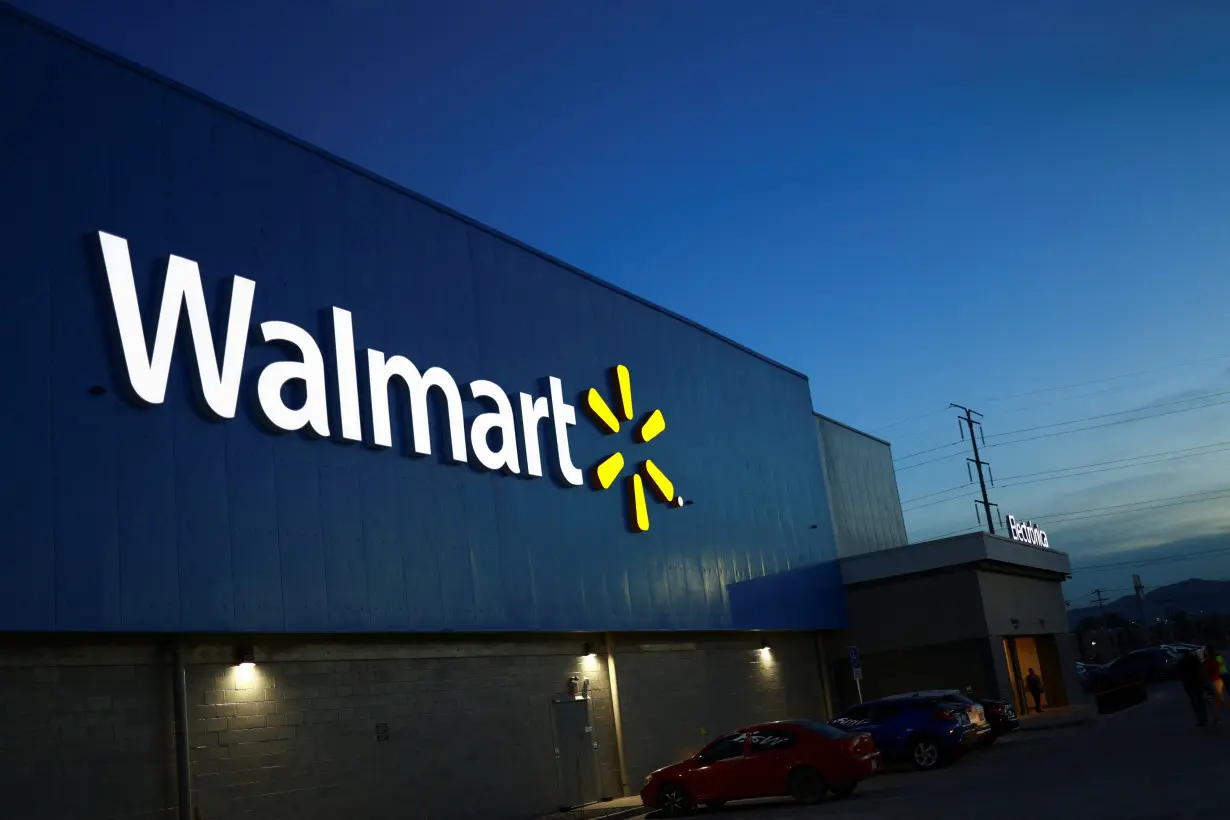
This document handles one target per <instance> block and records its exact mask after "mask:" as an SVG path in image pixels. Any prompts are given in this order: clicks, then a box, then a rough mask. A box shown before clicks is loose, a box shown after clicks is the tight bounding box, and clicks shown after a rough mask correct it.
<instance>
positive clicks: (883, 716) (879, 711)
mask: <svg viewBox="0 0 1230 820" xmlns="http://www.w3.org/2000/svg"><path fill="white" fill-rule="evenodd" d="M897 712H898V709H897V707H896V706H893V705H891V704H888V703H881V704H879V705H878V706H876V707H875V708H874V709H872V710H871V714H869V715H868V716H867V719H868V720H870V721H871V722H872V723H883V722H884V721H886V720H892V719H893V718H894V717H896V715H897Z"/></svg>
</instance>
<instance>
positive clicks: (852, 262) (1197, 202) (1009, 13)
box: [14, 0, 1230, 605]
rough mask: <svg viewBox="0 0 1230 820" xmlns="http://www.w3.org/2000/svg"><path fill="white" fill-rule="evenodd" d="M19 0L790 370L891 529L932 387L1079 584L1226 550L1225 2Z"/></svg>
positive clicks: (917, 502)
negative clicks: (892, 478) (864, 469)
mask: <svg viewBox="0 0 1230 820" xmlns="http://www.w3.org/2000/svg"><path fill="white" fill-rule="evenodd" d="M14 5H16V6H18V7H19V8H22V9H25V10H27V11H29V12H31V13H34V14H36V15H38V16H40V17H42V18H44V19H46V20H49V21H50V22H52V23H54V24H56V25H59V26H61V27H63V28H66V29H68V30H69V31H71V32H73V33H75V34H78V35H80V36H82V37H85V38H86V39H89V40H92V41H94V42H96V43H98V44H100V45H102V46H104V47H106V48H109V49H111V50H113V51H116V52H118V53H119V54H121V55H123V56H125V57H128V58H129V59H132V60H134V61H136V62H138V63H141V64H143V65H146V66H148V67H150V68H152V69H154V70H156V71H158V72H160V73H162V74H165V75H168V76H170V77H172V78H173V79H176V80H179V81H181V82H183V83H185V84H187V85H190V86H193V87H195V88H197V89H199V90H201V91H203V92H205V93H206V94H209V95H210V96H213V97H216V98H217V99H219V100H221V101H223V102H225V103H227V104H229V105H232V106H234V107H236V108H238V109H240V110H242V111H244V112H246V113H249V114H251V115H253V116H255V117H257V118H259V119H262V120H265V121H267V122H269V123H271V124H273V125H275V126H278V127H280V128H282V129H284V130H286V131H289V132H290V133H292V134H294V135H296V136H298V137H300V138H302V139H305V140H307V141H308V142H311V143H315V144H317V145H320V146H322V147H323V148H325V149H327V150H329V151H332V152H334V153H336V154H339V155H340V156H342V157H344V158H346V159H348V160H351V161H353V162H355V163H357V164H359V165H362V166H365V167H367V168H370V169H372V170H373V171H376V172H377V173H379V174H382V175H384V176H386V177H389V178H391V179H393V180H395V181H396V182H398V183H401V184H403V185H405V186H407V187H409V188H412V189H414V190H416V191H418V192H420V193H422V194H424V195H426V196H429V197H431V198H433V199H436V200H438V201H440V202H442V203H444V204H446V205H449V206H451V207H453V208H455V209H457V210H459V211H461V212H462V213H465V214H467V215H469V216H472V217H474V218H476V219H478V220H480V221H482V222H485V223H487V224H489V225H491V226H493V227H495V228H497V229H499V230H501V231H503V232H505V233H508V234H510V235H512V236H514V237H516V238H518V239H520V240H523V241H525V242H527V243H528V244H530V245H533V246H535V247H538V248H541V249H543V250H545V251H547V252H549V253H551V254H553V255H555V256H557V257H560V258H562V259H564V260H566V261H568V262H571V263H573V264H575V265H577V266H578V267H581V268H583V269H585V270H587V271H589V272H591V273H593V274H594V275H596V276H598V277H601V278H603V279H606V280H608V281H611V282H614V283H616V284H618V285H620V286H622V287H624V288H627V289H628V290H631V291H633V292H635V293H638V294H640V295H642V296H645V297H647V298H648V299H651V300H653V301H654V302H657V303H659V304H661V305H663V306H665V307H668V308H670V309H672V310H674V311H677V312H679V313H682V314H684V315H686V316H688V317H690V318H692V319H694V320H696V321H698V322H700V323H702V324H704V325H707V326H709V327H711V328H713V329H714V330H716V331H718V332H720V333H722V334H725V335H727V336H729V337H731V338H733V339H735V340H737V341H739V342H741V343H743V344H745V345H747V346H749V347H751V348H753V349H755V350H757V351H759V352H761V353H763V354H765V355H766V356H769V357H771V358H774V359H776V360H778V361H781V362H783V363H785V364H787V365H789V366H791V367H794V368H796V369H798V370H801V371H803V372H805V373H807V374H808V376H809V377H810V379H811V389H812V396H813V402H814V406H815V409H816V410H817V411H818V412H820V413H823V414H825V415H828V416H832V417H834V418H836V419H839V420H841V421H843V422H846V423H848V424H850V425H852V426H854V427H857V428H860V429H863V430H866V431H869V432H872V433H875V434H877V435H879V436H882V437H884V438H887V439H890V440H891V441H892V443H893V449H894V454H895V455H896V456H897V457H898V459H899V469H900V472H899V474H898V481H899V484H900V489H901V496H902V499H903V500H905V501H907V502H908V503H907V504H906V508H907V510H908V512H907V514H906V520H907V524H908V526H909V531H910V536H911V538H912V539H913V540H922V539H926V538H931V537H936V536H940V535H945V534H948V533H952V532H955V531H959V530H962V529H963V528H967V529H973V528H974V527H976V526H977V522H976V521H975V519H974V506H973V502H972V490H973V488H972V487H961V486H960V485H964V484H965V482H966V480H967V479H966V468H965V465H964V464H963V463H962V459H963V458H964V456H965V455H967V454H968V451H967V450H966V449H965V448H966V447H967V446H968V445H967V444H955V445H951V443H952V442H958V441H959V439H958V431H957V423H956V421H955V414H954V413H952V412H942V410H943V408H945V407H946V406H947V405H948V403H949V402H957V403H960V404H965V405H969V406H971V407H973V408H974V409H976V410H979V411H981V412H983V413H984V414H985V416H986V419H985V422H986V435H987V443H988V445H992V446H990V447H989V448H988V449H987V451H986V453H985V457H986V458H987V460H988V461H990V462H991V463H992V464H993V470H994V475H995V479H996V485H997V486H996V488H995V489H994V490H993V497H992V500H993V501H997V502H998V503H999V504H1000V508H1001V510H1002V512H1003V513H1004V514H1005V515H1007V514H1008V513H1012V514H1014V515H1016V516H1017V517H1018V518H1022V519H1024V518H1031V519H1032V520H1034V521H1035V522H1036V523H1039V524H1040V525H1042V526H1043V527H1044V528H1045V529H1046V530H1047V532H1048V534H1049V536H1050V541H1051V545H1052V546H1053V547H1054V548H1057V549H1062V550H1065V551H1067V552H1069V553H1070V554H1071V556H1072V559H1073V564H1074V567H1075V570H1074V578H1073V580H1072V581H1070V582H1069V583H1068V584H1067V585H1066V586H1065V590H1066V593H1067V595H1068V597H1069V598H1071V599H1073V603H1074V604H1078V605H1080V604H1086V603H1088V602H1089V601H1090V600H1091V599H1090V598H1089V596H1088V593H1089V592H1090V590H1092V589H1093V588H1094V587H1096V586H1099V585H1101V586H1103V587H1109V588H1111V589H1112V590H1115V592H1113V593H1111V597H1117V595H1118V594H1121V593H1120V591H1121V590H1122V591H1126V588H1127V587H1130V586H1131V575H1132V573H1134V572H1136V573H1140V574H1141V576H1142V578H1143V580H1144V582H1145V584H1146V585H1151V586H1154V585H1159V584H1164V583H1169V582H1172V581H1175V580H1180V579H1183V578H1187V577H1191V576H1198V577H1205V578H1230V509H1228V508H1230V322H1228V321H1227V316H1228V314H1230V267H1228V264H1227V263H1230V150H1228V149H1227V146H1230V91H1228V90H1230V49H1227V48H1226V43H1227V42H1230V4H1227V3H1225V2H1218V0H1208V2H1181V1H1180V0H1175V1H1174V2H1140V1H1138V0H1124V1H1123V2H1098V1H1097V0H1090V1H1089V2H1081V3H1072V2H1070V0H1043V2H1035V3H986V2H977V1H975V0H967V1H966V2H933V3H915V2H907V1H906V0H900V1H899V2H862V1H860V2H818V0H797V1H790V2H787V1H786V0H768V1H767V2H755V3H754V2H750V1H749V0H706V2H704V3H698V2H684V1H683V0H633V1H632V2H616V0H532V2H509V0H481V1H480V0H450V2H447V3H441V2H434V3H426V2H417V1H416V0H210V1H209V2H203V0H107V2H98V0H16V2H15V3H14ZM1128 374H1133V375H1128ZM1112 377H1114V378H1112ZM1073 385H1075V386H1073ZM1052 388H1063V389H1052ZM1125 411H1130V412H1125ZM1145 416H1153V418H1148V419H1144V420H1139V421H1129V420H1130V419H1139V418H1141V417H1145ZM1063 422H1075V423H1071V424H1061V423H1063ZM1073 430H1075V432H1068V431H1073ZM1013 431H1021V432H1015V433H1014V432H1013ZM1059 433H1062V434H1059ZM732 434H737V431H732ZM1026 439H1028V440H1026ZM944 445H951V446H944ZM933 448H937V449H933ZM923 451H926V452H923ZM914 453H921V455H917V456H913V457H909V458H907V456H911V454H914ZM923 462H926V463H923ZM913 465H920V466H913ZM1065 468H1080V469H1072V470H1070V471H1068V472H1070V473H1080V474H1079V475H1072V476H1069V477H1063V476H1065V475H1067V473H1065V472H1063V471H1064V470H1065ZM958 487H960V488H959V489H958ZM942 491H943V492H942ZM1141 502H1150V503H1149V504H1141ZM1149 507H1152V509H1149ZM1142 508H1144V509H1142ZM1065 514H1066V515H1065ZM1082 567H1095V568H1100V569H1086V570H1082V569H1081V568H1082Z"/></svg>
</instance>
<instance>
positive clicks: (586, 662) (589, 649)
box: [581, 643, 598, 672]
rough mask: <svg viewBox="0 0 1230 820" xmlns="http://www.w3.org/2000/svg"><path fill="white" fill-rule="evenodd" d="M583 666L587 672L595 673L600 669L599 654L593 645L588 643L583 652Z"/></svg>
mask: <svg viewBox="0 0 1230 820" xmlns="http://www.w3.org/2000/svg"><path fill="white" fill-rule="evenodd" d="M581 665H582V666H583V667H584V668H585V671H586V672H593V671H595V670H597V669H598V653H597V652H595V651H594V647H593V644H590V643H586V644H585V646H584V648H583V649H582V651H581Z"/></svg>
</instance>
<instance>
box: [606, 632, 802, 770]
mask: <svg viewBox="0 0 1230 820" xmlns="http://www.w3.org/2000/svg"><path fill="white" fill-rule="evenodd" d="M762 639H763V640H764V642H765V643H766V644H768V646H769V652H768V653H767V654H766V653H763V652H762V651H761V646H760V644H761V640H762ZM615 669H616V673H617V676H618V682H619V699H620V707H621V717H622V721H623V732H624V756H625V759H626V763H627V768H628V781H629V786H630V788H631V790H632V791H633V792H634V793H635V792H637V791H639V790H640V788H641V786H642V785H643V783H644V779H645V776H646V775H647V774H649V772H651V771H653V770H654V769H657V768H659V767H661V766H665V765H668V764H670V763H674V762H676V761H678V760H681V759H683V758H684V757H686V756H687V755H690V754H693V753H695V752H697V751H699V750H700V749H701V748H703V747H704V746H705V745H707V744H708V743H710V742H711V741H713V740H715V739H716V738H717V737H719V736H720V735H721V734H722V733H724V732H728V731H731V730H734V729H737V728H739V727H740V726H743V725H747V724H751V723H762V722H767V721H772V720H786V719H791V718H824V717H825V707H824V689H823V683H822V678H821V675H822V672H821V667H820V660H819V656H818V654H817V652H816V648H815V644H814V639H813V637H812V635H811V634H802V633H786V634H780V633H758V634H754V635H753V634H742V635H697V636H691V637H689V636H671V637H661V636H658V637H643V638H639V639H638V638H636V637H620V638H619V639H618V640H617V643H616V646H615Z"/></svg>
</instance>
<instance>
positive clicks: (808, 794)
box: [789, 766, 826, 806]
mask: <svg viewBox="0 0 1230 820" xmlns="http://www.w3.org/2000/svg"><path fill="white" fill-rule="evenodd" d="M789 785H790V796H791V797H793V798H794V799H795V802H797V803H802V804H803V805H805V806H810V805H812V804H815V803H819V802H820V801H821V800H823V799H824V792H825V791H826V788H825V785H824V778H823V777H821V776H820V772H818V771H816V770H815V769H813V768H811V767H810V766H800V767H799V768H797V769H795V770H794V771H792V772H791V773H790V783H789Z"/></svg>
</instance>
